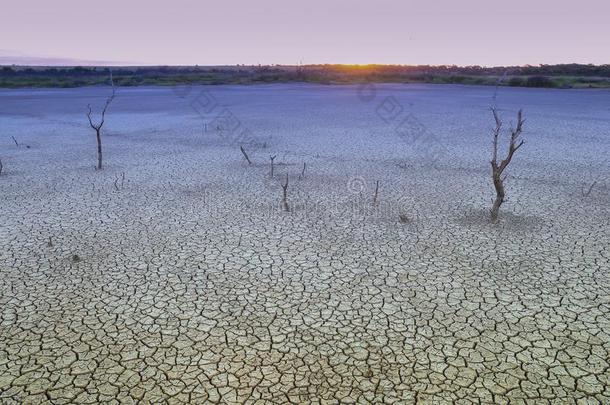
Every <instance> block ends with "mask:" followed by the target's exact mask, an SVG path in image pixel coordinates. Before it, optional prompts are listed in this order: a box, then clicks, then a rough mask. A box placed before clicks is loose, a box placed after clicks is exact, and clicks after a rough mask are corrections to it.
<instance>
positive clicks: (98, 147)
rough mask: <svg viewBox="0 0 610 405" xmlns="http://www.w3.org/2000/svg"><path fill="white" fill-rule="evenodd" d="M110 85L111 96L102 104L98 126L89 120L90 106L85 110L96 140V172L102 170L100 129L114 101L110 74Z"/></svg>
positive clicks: (113, 89)
mask: <svg viewBox="0 0 610 405" xmlns="http://www.w3.org/2000/svg"><path fill="white" fill-rule="evenodd" d="M110 85H111V86H112V94H111V95H110V97H108V99H107V100H106V104H104V109H103V110H102V115H101V119H100V122H99V123H98V124H94V123H93V119H92V118H91V114H92V111H91V104H88V105H87V108H88V112H87V118H88V119H89V125H90V126H91V128H93V129H94V130H95V137H96V139H97V167H96V169H97V170H102V127H103V126H104V122H105V119H106V111H107V110H108V106H109V105H110V103H112V100H114V96H115V88H114V81H113V80H112V73H111V74H110Z"/></svg>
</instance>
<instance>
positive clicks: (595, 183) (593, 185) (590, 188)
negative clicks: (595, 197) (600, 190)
mask: <svg viewBox="0 0 610 405" xmlns="http://www.w3.org/2000/svg"><path fill="white" fill-rule="evenodd" d="M596 185H597V180H595V181H594V182H593V183H591V185H590V186H589V189H588V190H587V191H585V186H584V185H583V186H582V187H581V188H580V193H581V194H582V196H583V197H588V196H590V195H591V191H593V188H594V187H595V186H596Z"/></svg>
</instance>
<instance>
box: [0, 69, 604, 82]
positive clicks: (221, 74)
mask: <svg viewBox="0 0 610 405" xmlns="http://www.w3.org/2000/svg"><path fill="white" fill-rule="evenodd" d="M108 69H109V68H108V67H82V66H76V67H28V66H4V67H2V68H0V87H78V86H90V85H99V84H105V83H107V80H106V78H107V75H108ZM111 69H112V73H113V75H114V78H115V83H116V84H117V85H119V86H138V85H176V84H231V83H240V84H249V83H271V82H310V83H326V84H330V83H361V82H391V83H456V84H480V85H496V84H500V85H505V86H524V87H610V65H583V64H562V65H539V66H500V67H482V66H453V65H444V66H430V65H418V66H406V65H298V66H284V65H257V66H252V65H237V66H150V67H112V68H111Z"/></svg>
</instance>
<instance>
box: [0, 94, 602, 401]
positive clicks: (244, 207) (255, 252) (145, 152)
mask: <svg viewBox="0 0 610 405" xmlns="http://www.w3.org/2000/svg"><path fill="white" fill-rule="evenodd" d="M494 91H495V90H494V89H493V88H488V87H486V88H478V87H459V86H422V85H411V86H401V85H379V86H375V88H372V87H366V88H359V87H354V86H343V87H333V86H326V87H324V86H311V85H307V86H305V85H268V86H250V87H240V86H217V87H207V88H202V87H193V88H178V89H175V88H174V89H170V88H136V89H127V88H122V89H119V90H118V95H117V99H116V101H115V103H114V104H113V105H112V106H111V109H110V112H109V114H108V117H107V127H105V130H106V133H105V136H104V145H105V162H106V164H107V166H106V168H105V169H104V170H103V171H101V172H96V171H95V170H94V168H93V166H94V163H95V140H94V135H93V132H92V131H91V129H90V128H88V126H87V123H86V118H85V114H84V111H85V106H86V104H87V103H92V104H93V105H94V107H95V108H99V106H100V105H101V104H102V103H103V102H104V98H105V97H106V95H107V94H108V89H107V88H88V89H71V90H18V91H8V90H3V91H0V124H1V127H0V159H2V162H3V163H4V172H3V174H2V176H1V177H0V214H1V216H0V218H1V222H0V226H1V227H0V247H1V249H0V403H3V404H11V403H45V402H47V403H55V404H63V403H98V402H114V403H118V402H121V403H135V402H140V403H160V402H167V403H187V402H190V403H203V402H217V403H242V402H248V403H253V402H274V403H280V402H293V403H307V402H321V403H337V402H359V403H369V402H388V403H391V402H395V403H415V402H417V403H434V404H437V403H438V404H444V403H471V402H479V403H499V404H507V403H511V404H521V403H535V404H544V403H554V404H566V403H567V404H569V403H579V404H608V403H610V365H609V363H610V360H609V356H610V248H609V246H610V237H609V233H608V231H609V219H610V214H609V206H610V204H609V202H610V199H609V189H608V186H609V184H608V178H607V175H608V173H609V169H610V167H609V164H608V160H607V159H608V156H609V153H608V152H609V151H610V92H608V91H573V90H571V91H570V90H565V91H564V90H527V89H510V88H502V89H500V90H499V91H498V93H497V95H496V97H495V102H496V103H497V105H498V106H499V108H500V112H501V114H502V116H503V118H504V120H505V122H506V126H507V127H508V124H509V123H510V122H511V121H512V122H514V119H515V112H516V110H517V109H518V108H519V107H522V108H523V109H524V111H525V115H526V117H527V122H526V125H525V128H526V132H525V134H524V137H525V139H526V142H527V143H526V145H525V146H524V147H523V148H522V149H521V150H520V151H519V152H518V154H517V155H516V157H515V160H514V162H513V164H512V165H511V167H510V168H509V171H510V175H509V177H508V180H507V187H508V193H509V194H508V195H509V200H508V202H507V203H506V204H505V205H504V206H503V208H502V222H501V223H500V224H498V225H496V226H492V225H490V224H489V223H488V222H487V209H488V208H489V206H490V201H491V198H492V196H493V192H492V188H491V182H490V178H489V162H488V161H489V149H490V145H491V139H490V130H491V127H492V123H493V122H492V121H493V120H492V116H491V113H490V112H489V105H490V104H491V103H492V102H493V99H494ZM206 128H207V130H206ZM243 131H246V132H243ZM243 133H246V135H241V134H243ZM11 136H14V137H15V139H16V140H17V142H19V144H20V146H19V147H17V145H15V143H14V142H13V140H12V139H11ZM240 144H243V145H245V147H246V150H247V151H248V153H249V154H250V157H251V159H252V160H253V164H252V165H248V164H247V163H246V162H245V160H244V159H243V157H242V155H241V153H240V151H239V145H240ZM26 145H27V146H29V147H26ZM270 155H277V157H276V159H275V162H276V165H275V176H274V178H271V177H270V169H269V163H268V162H269V156H270ZM303 163H306V170H305V175H304V176H300V174H301V172H302V165H303ZM123 174H124V175H123ZM286 174H288V176H289V186H288V203H289V205H290V208H291V212H290V213H286V212H282V210H281V206H280V199H281V193H282V188H281V183H282V182H283V181H284V179H285V175H286ZM377 180H379V190H378V199H377V201H378V204H377V205H376V206H373V204H372V199H373V194H374V190H375V182H376V181H377ZM591 186H592V187H591ZM589 190H590V192H589ZM400 216H402V217H403V219H404V220H403V221H401V220H400V219H399V218H400ZM75 255H76V256H75Z"/></svg>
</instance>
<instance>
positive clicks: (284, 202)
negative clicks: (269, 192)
mask: <svg viewBox="0 0 610 405" xmlns="http://www.w3.org/2000/svg"><path fill="white" fill-rule="evenodd" d="M282 189H283V191H284V193H283V196H282V209H283V210H284V211H286V212H289V211H290V207H289V206H288V174H286V182H285V183H284V184H282Z"/></svg>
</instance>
